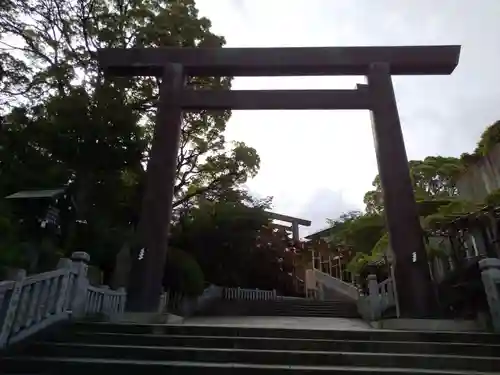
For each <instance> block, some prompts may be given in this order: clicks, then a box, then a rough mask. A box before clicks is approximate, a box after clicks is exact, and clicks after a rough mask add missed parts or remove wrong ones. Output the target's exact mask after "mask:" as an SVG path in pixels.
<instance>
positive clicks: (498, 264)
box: [479, 258, 500, 332]
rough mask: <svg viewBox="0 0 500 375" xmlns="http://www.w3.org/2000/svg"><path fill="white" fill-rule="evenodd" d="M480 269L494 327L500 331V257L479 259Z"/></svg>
mask: <svg viewBox="0 0 500 375" xmlns="http://www.w3.org/2000/svg"><path fill="white" fill-rule="evenodd" d="M479 269H480V270H481V279H482V281H483V285H484V291H485V293H486V299H487V300H488V305H489V307H490V314H491V321H492V323H493V329H494V330H495V332H500V259H497V258H486V259H483V260H481V261H479Z"/></svg>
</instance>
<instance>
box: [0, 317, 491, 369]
mask: <svg viewBox="0 0 500 375" xmlns="http://www.w3.org/2000/svg"><path fill="white" fill-rule="evenodd" d="M61 328H62V329H61ZM22 344H23V345H22V346H19V344H18V345H13V346H11V347H9V350H8V351H7V352H5V353H3V358H0V372H1V373H2V374H40V375H41V374H72V375H89V374H101V373H104V374H126V375H135V374H140V375H145V374H147V375H157V374H158V375H160V374H161V375H165V374H169V375H172V374H204V375H210V374H217V375H226V374H227V375H229V374H231V375H232V374H238V375H247V374H248V375H254V374H268V375H271V374H318V375H319V374H336V375H409V374H411V375H466V374H467V375H474V374H475V375H481V374H482V375H493V374H498V373H499V369H500V357H499V355H498V353H499V352H500V335H493V334H482V333H446V332H409V331H381V330H366V331H363V330H352V331H335V330H319V329H311V330H305V329H283V328H243V327H227V326H189V325H177V326H175V325H170V326H169V325H141V324H109V323H77V324H73V325H69V326H66V327H60V329H57V330H56V331H55V332H53V333H49V332H45V333H44V335H43V336H38V337H32V338H30V340H28V342H25V343H22Z"/></svg>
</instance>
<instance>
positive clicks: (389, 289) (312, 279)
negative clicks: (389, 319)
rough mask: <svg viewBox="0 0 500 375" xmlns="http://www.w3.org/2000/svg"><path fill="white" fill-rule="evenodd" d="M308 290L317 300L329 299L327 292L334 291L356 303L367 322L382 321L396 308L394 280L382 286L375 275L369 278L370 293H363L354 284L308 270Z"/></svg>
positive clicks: (390, 279) (314, 270)
mask: <svg viewBox="0 0 500 375" xmlns="http://www.w3.org/2000/svg"><path fill="white" fill-rule="evenodd" d="M306 281H307V285H306V288H307V289H306V290H307V291H308V295H309V296H312V297H313V298H315V299H319V300H326V299H328V296H327V291H328V290H332V291H334V292H336V293H337V294H341V295H343V296H344V297H347V298H349V299H351V300H352V301H353V302H356V304H357V306H358V311H359V313H360V315H361V316H362V317H363V319H365V320H369V321H374V320H377V319H380V318H381V317H382V314H383V313H384V311H386V310H387V309H389V308H391V307H396V311H397V295H396V289H395V288H394V283H393V281H392V278H389V279H387V280H385V281H383V282H381V283H380V284H379V283H378V282H377V277H376V276H375V275H369V276H368V280H367V281H368V293H366V294H365V293H363V292H362V291H361V290H360V289H358V287H357V286H356V285H354V284H350V283H347V282H345V281H342V280H340V279H337V278H336V277H333V276H330V275H328V274H327V273H324V272H321V271H319V270H317V269H310V270H307V274H306Z"/></svg>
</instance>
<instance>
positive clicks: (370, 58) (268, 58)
mask: <svg viewBox="0 0 500 375" xmlns="http://www.w3.org/2000/svg"><path fill="white" fill-rule="evenodd" d="M459 56H460V46H457V45H446V46H396V47H287V48H129V49H119V48H111V49H104V50H99V51H98V60H99V64H100V66H101V67H102V68H104V70H105V71H107V72H108V73H110V74H112V75H115V76H161V75H162V71H163V68H164V66H165V64H167V63H179V64H181V65H182V66H183V67H184V71H185V74H186V75H190V76H306V75H316V76H326V75H366V73H367V72H368V69H369V66H370V64H371V63H374V62H386V63H388V64H389V66H390V74H391V75H434V74H450V73H451V72H453V70H454V69H455V67H456V66H457V64H458V60H459Z"/></svg>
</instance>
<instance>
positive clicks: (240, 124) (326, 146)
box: [197, 0, 500, 235]
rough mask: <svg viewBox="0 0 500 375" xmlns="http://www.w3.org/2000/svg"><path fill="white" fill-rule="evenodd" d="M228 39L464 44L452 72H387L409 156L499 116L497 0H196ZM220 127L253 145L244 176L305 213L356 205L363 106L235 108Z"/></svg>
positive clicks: (270, 82)
mask: <svg viewBox="0 0 500 375" xmlns="http://www.w3.org/2000/svg"><path fill="white" fill-rule="evenodd" d="M197 5H198V8H199V9H200V13H201V15H203V16H206V17H208V18H209V19H210V20H211V21H212V23H213V31H214V32H215V33H217V34H220V35H223V36H224V37H225V38H226V40H227V46H228V47H273V46H277V47H281V46H354V45H364V46H373V45H381V46H390V45H425V44H461V45H462V53H461V58H460V63H459V65H458V68H457V69H456V70H455V72H454V73H453V74H452V75H451V76H429V77H405V76H403V77H397V78H395V79H394V84H395V90H396V96H397V101H398V107H399V113H400V118H401V123H402V127H403V133H404V137H405V141H406V150H407V153H408V157H409V158H410V159H419V158H424V157H425V156H428V155H438V154H439V155H452V156H459V155H460V154H461V153H463V152H467V151H469V152H470V151H471V150H472V149H473V148H474V146H475V143H476V142H477V140H478V138H479V136H480V134H481V132H482V131H483V130H484V128H485V127H486V126H488V125H489V124H491V123H493V122H494V121H496V120H498V119H500V21H499V20H500V0H439V1H436V0H404V1H401V0H376V1H374V0H197ZM362 81H363V78H362V77H340V78H339V77H337V78H335V77H331V78H330V77H327V78H325V77H298V78H266V77H262V78H261V77H259V78H236V79H235V80H234V81H233V88H235V89H271V88H273V89H280V88H292V89H294V88H297V89H299V88H301V89H313V88H331V89H335V88H349V89H352V88H354V87H355V84H356V83H357V82H362ZM227 137H228V138H229V139H232V140H239V141H244V142H246V143H247V144H248V145H250V146H252V147H255V148H256V149H257V151H258V153H259V155H260V157H261V169H260V173H259V175H258V176H257V177H256V178H255V179H253V180H252V181H249V183H248V186H249V188H250V189H251V191H252V192H253V193H254V194H256V195H262V196H269V195H270V196H273V197H274V200H273V202H274V210H275V211H277V212H280V213H283V214H287V215H292V216H299V217H302V218H304V219H309V220H311V221H312V226H311V227H310V228H306V229H302V231H301V235H306V234H307V233H310V232H312V231H315V230H318V229H322V228H324V227H325V226H326V222H325V219H326V218H335V217H337V216H339V215H340V214H341V213H342V212H344V211H347V210H350V209H357V208H359V209H361V208H363V195H364V193H365V192H366V191H367V190H370V189H371V182H372V180H373V178H374V177H375V175H376V174H377V166H376V161H375V152H374V149H373V138H372V132H371V123H370V117H369V114H368V112H367V111H365V112H362V111H330V112H327V111H237V112H233V116H232V118H231V120H230V121H229V123H228V126H227Z"/></svg>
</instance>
